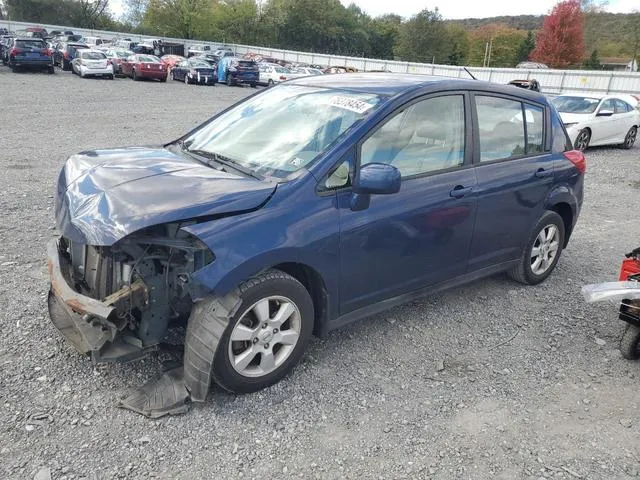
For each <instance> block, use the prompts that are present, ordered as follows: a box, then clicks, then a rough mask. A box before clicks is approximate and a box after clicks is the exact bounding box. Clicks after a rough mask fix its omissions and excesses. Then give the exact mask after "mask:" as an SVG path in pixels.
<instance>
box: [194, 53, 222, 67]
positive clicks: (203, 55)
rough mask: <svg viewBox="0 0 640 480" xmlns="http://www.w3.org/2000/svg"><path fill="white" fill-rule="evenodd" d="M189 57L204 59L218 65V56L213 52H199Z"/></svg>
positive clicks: (210, 63)
mask: <svg viewBox="0 0 640 480" xmlns="http://www.w3.org/2000/svg"><path fill="white" fill-rule="evenodd" d="M191 58H199V59H200V60H204V61H205V62H207V63H208V64H209V65H214V66H215V65H218V62H219V61H220V57H219V56H218V55H216V54H215V53H201V54H200V55H194V56H193V57H191Z"/></svg>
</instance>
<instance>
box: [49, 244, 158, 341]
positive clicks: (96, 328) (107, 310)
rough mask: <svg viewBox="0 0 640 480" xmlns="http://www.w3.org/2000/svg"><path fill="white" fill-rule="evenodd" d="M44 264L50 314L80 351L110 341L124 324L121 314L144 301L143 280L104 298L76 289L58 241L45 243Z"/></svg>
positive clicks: (145, 296) (69, 266) (144, 289)
mask: <svg viewBox="0 0 640 480" xmlns="http://www.w3.org/2000/svg"><path fill="white" fill-rule="evenodd" d="M47 265H48V269H49V278H50V281H51V287H50V290H49V298H48V306H49V316H50V317H51V321H52V322H53V324H54V326H55V327H56V328H57V329H58V330H59V331H60V333H62V335H63V336H64V337H65V338H66V339H67V340H68V341H69V343H71V345H73V346H74V347H75V348H76V349H77V350H78V351H80V352H82V353H90V352H97V351H99V350H100V349H101V348H102V347H104V345H105V344H106V343H107V342H113V341H114V340H115V339H116V336H117V335H118V334H119V332H120V331H122V330H123V329H124V327H125V326H126V324H127V322H126V321H123V319H122V313H123V312H126V311H127V309H130V308H131V306H133V305H134V304H135V303H145V302H146V301H147V292H146V287H145V286H144V285H143V284H142V283H134V284H133V285H131V287H128V286H127V287H124V288H123V289H121V290H119V291H118V292H115V293H114V294H112V295H109V297H107V298H105V299H104V301H100V300H96V299H95V298H91V297H88V296H86V295H83V294H81V293H78V292H76V291H75V290H74V289H73V288H72V287H71V286H70V285H69V283H70V279H71V265H70V263H69V259H68V258H67V257H66V256H65V255H63V254H61V252H60V249H59V247H58V240H51V241H50V242H49V243H48V244H47Z"/></svg>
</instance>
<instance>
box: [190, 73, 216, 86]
mask: <svg viewBox="0 0 640 480" xmlns="http://www.w3.org/2000/svg"><path fill="white" fill-rule="evenodd" d="M187 78H188V79H189V82H191V83H201V84H205V85H212V84H214V83H216V82H217V81H218V78H217V77H216V76H215V75H212V74H210V75H204V74H200V73H198V74H197V75H192V74H190V73H188V74H187Z"/></svg>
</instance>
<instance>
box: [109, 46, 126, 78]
mask: <svg viewBox="0 0 640 480" xmlns="http://www.w3.org/2000/svg"><path fill="white" fill-rule="evenodd" d="M104 54H105V55H106V56H107V58H108V59H109V60H110V61H111V65H113V74H114V75H122V62H123V61H124V60H126V59H127V58H128V57H130V56H131V55H133V52H132V51H130V50H121V49H119V48H110V49H108V50H107V51H105V52H104Z"/></svg>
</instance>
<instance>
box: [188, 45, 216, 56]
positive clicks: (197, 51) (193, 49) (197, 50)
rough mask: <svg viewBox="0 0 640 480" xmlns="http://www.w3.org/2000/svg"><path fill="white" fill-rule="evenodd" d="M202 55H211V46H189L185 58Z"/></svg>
mask: <svg viewBox="0 0 640 480" xmlns="http://www.w3.org/2000/svg"><path fill="white" fill-rule="evenodd" d="M203 53H213V50H212V49H211V45H191V46H190V47H189V50H187V57H193V56H195V55H201V54H203Z"/></svg>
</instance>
